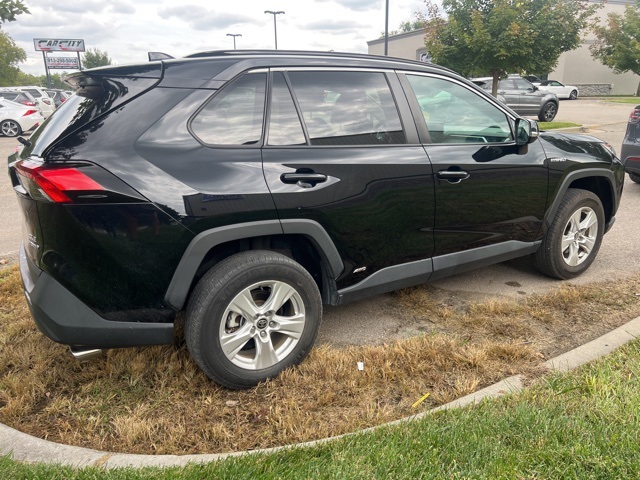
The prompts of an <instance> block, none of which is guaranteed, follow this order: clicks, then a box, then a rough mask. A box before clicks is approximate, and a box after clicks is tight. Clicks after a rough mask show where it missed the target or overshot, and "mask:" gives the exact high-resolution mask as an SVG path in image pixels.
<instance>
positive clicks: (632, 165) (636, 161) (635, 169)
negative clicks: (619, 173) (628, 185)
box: [624, 152, 640, 174]
mask: <svg viewBox="0 0 640 480" xmlns="http://www.w3.org/2000/svg"><path fill="white" fill-rule="evenodd" d="M638 154H639V155H640V152H638ZM624 171H625V172H627V173H636V174H640V156H638V157H628V158H627V161H626V162H624Z"/></svg>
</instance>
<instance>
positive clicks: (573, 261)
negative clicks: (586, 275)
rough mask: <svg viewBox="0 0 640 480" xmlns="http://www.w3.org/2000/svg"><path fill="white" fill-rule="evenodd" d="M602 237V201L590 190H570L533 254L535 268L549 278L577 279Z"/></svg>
mask: <svg viewBox="0 0 640 480" xmlns="http://www.w3.org/2000/svg"><path fill="white" fill-rule="evenodd" d="M603 235H604V209H603V208H602V203H601V202H600V199H599V198H598V197H597V196H596V195H595V194H594V193H592V192H589V191H587V190H579V189H574V188H570V189H569V190H567V193H566V194H565V196H564V198H563V199H562V202H561V203H560V207H558V211H557V213H556V216H555V219H554V220H553V221H552V222H551V225H550V226H549V230H548V231H547V234H546V235H545V237H544V239H543V241H542V245H540V249H539V250H538V251H537V252H536V253H535V254H534V263H535V266H536V268H538V270H540V271H541V272H542V273H545V274H546V275H549V276H550V277H555V278H560V279H568V278H573V277H576V276H578V275H580V274H581V273H583V272H584V271H585V270H586V269H587V268H589V266H590V265H591V263H593V261H594V260H595V258H596V255H597V254H598V250H599V249H600V243H601V242H602V236H603Z"/></svg>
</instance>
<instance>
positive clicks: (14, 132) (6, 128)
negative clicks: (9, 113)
mask: <svg viewBox="0 0 640 480" xmlns="http://www.w3.org/2000/svg"><path fill="white" fill-rule="evenodd" d="M0 132H1V133H2V135H4V136H6V137H17V136H18V135H20V134H21V133H22V128H20V125H19V124H18V122H16V121H14V120H4V121H3V122H2V123H0Z"/></svg>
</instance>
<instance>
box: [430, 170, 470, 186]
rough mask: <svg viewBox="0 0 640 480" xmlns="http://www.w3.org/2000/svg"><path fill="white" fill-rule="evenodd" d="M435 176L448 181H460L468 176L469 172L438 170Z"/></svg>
mask: <svg viewBox="0 0 640 480" xmlns="http://www.w3.org/2000/svg"><path fill="white" fill-rule="evenodd" d="M436 176H437V177H438V178H439V179H441V180H447V181H448V182H449V183H460V182H461V181H462V180H466V179H467V178H469V172H465V171H464V170H440V171H439V172H438V173H437V174H436Z"/></svg>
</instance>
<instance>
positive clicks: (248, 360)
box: [185, 251, 322, 389]
mask: <svg viewBox="0 0 640 480" xmlns="http://www.w3.org/2000/svg"><path fill="white" fill-rule="evenodd" d="M321 317H322V302H321V300H320V292H319V291H318V287H317V285H316V283H315V281H314V280H313V278H312V277H311V275H310V274H309V273H308V272H307V271H306V270H305V269H304V268H303V267H302V266H301V265H300V264H298V263H297V262H295V261H294V260H292V259H290V258H289V257H286V256H284V255H281V254H278V253H274V252H270V251H250V252H243V253H239V254H237V255H234V256H232V257H229V258H227V259H226V260H224V261H222V262H220V263H219V264H218V265H216V266H214V267H213V268H212V269H211V270H209V272H207V274H206V275H205V276H204V277H203V278H202V279H201V280H200V281H199V282H198V285H197V286H196V288H195V290H194V292H193V294H192V295H191V298H190V300H189V304H188V307H187V318H186V325H185V337H186V341H187V347H188V348H189V352H190V353H191V355H192V357H193V358H194V360H195V362H196V363H197V364H198V366H199V367H200V368H201V369H202V370H203V371H204V372H205V373H206V374H207V376H208V377H209V378H211V379H212V380H214V381H215V382H217V383H219V384H221V385H224V386H226V387H229V388H234V389H238V388H249V387H252V386H254V385H257V384H258V383H260V382H262V381H264V380H267V379H269V378H271V377H273V376H275V375H277V374H278V373H280V372H281V371H282V370H284V369H285V368H287V367H288V366H290V365H294V364H297V363H300V362H301V361H302V360H303V359H304V358H305V357H306V355H307V354H308V353H309V351H310V350H311V347H312V345H313V343H314V341H315V338H316V335H317V332H318V327H319V325H320V319H321Z"/></svg>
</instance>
